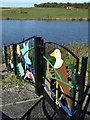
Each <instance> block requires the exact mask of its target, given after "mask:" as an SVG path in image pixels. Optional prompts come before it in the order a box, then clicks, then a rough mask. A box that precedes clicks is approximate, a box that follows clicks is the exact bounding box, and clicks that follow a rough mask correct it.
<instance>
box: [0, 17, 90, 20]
mask: <svg viewBox="0 0 90 120" xmlns="http://www.w3.org/2000/svg"><path fill="white" fill-rule="evenodd" d="M0 20H46V21H90V18H28V19H27V18H18V19H17V18H9V17H8V18H0Z"/></svg>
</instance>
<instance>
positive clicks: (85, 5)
mask: <svg viewBox="0 0 90 120" xmlns="http://www.w3.org/2000/svg"><path fill="white" fill-rule="evenodd" d="M34 7H50V8H67V7H71V8H84V9H90V2H88V3H57V2H52V3H50V2H47V3H41V4H34Z"/></svg>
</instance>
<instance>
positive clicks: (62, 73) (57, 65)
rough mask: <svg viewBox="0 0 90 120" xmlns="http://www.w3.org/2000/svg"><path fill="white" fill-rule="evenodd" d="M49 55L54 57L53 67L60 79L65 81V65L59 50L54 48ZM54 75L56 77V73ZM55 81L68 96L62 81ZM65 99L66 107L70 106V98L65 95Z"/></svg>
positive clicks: (67, 88)
mask: <svg viewBox="0 0 90 120" xmlns="http://www.w3.org/2000/svg"><path fill="white" fill-rule="evenodd" d="M50 56H52V57H55V59H56V61H55V64H54V68H55V69H56V70H57V71H58V73H59V74H60V76H61V78H62V80H64V81H65V82H68V79H67V72H66V65H65V63H64V61H63V59H62V58H61V52H60V50H59V49H55V50H54V52H53V53H51V54H50ZM56 77H57V78H58V76H57V75H56ZM57 82H58V85H59V86H61V87H62V88H63V90H64V93H66V94H67V95H68V96H70V90H69V87H68V86H67V85H65V84H64V83H62V82H59V81H56V83H57ZM66 101H67V104H68V107H69V108H70V99H69V98H67V97H66Z"/></svg>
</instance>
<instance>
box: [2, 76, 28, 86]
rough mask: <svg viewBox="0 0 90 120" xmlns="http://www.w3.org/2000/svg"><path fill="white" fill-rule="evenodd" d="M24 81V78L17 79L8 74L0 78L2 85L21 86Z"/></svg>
mask: <svg viewBox="0 0 90 120" xmlns="http://www.w3.org/2000/svg"><path fill="white" fill-rule="evenodd" d="M25 83H26V81H25V80H21V79H18V78H17V77H16V76H15V75H12V74H10V75H8V77H7V78H5V79H4V80H2V87H3V88H4V87H14V86H22V85H24V84H25Z"/></svg>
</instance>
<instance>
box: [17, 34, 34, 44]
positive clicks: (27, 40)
mask: <svg viewBox="0 0 90 120" xmlns="http://www.w3.org/2000/svg"><path fill="white" fill-rule="evenodd" d="M33 38H35V36H32V37H29V38H27V39H25V40H24V39H23V41H21V42H18V43H16V44H21V43H23V42H26V41H28V40H30V39H33Z"/></svg>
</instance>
